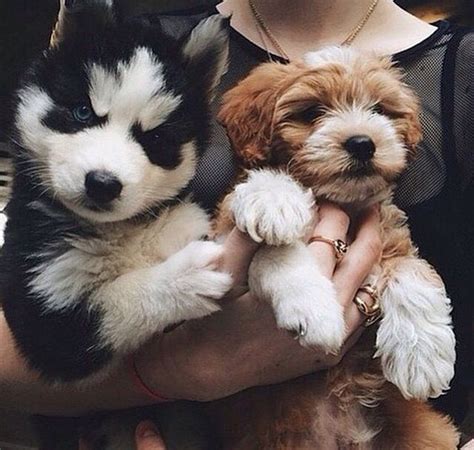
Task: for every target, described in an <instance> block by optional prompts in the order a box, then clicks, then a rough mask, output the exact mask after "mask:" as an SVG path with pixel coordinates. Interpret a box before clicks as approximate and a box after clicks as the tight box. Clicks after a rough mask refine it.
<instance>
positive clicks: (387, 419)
mask: <svg viewBox="0 0 474 450" xmlns="http://www.w3.org/2000/svg"><path fill="white" fill-rule="evenodd" d="M368 413H369V414H370V415H375V416H376V417H375V420H376V421H381V423H380V429H381V431H380V433H379V434H378V435H377V436H376V438H375V439H374V443H373V448H374V449H384V450H455V449H456V448H457V445H458V443H459V433H458V431H457V430H456V427H455V426H454V425H453V423H452V422H451V420H450V419H449V417H447V416H443V415H442V414H441V413H439V412H437V411H434V410H433V408H432V407H431V406H429V405H428V404H427V403H424V402H419V401H415V400H411V401H406V400H405V399H403V398H401V396H400V395H399V394H398V393H393V394H392V395H391V396H390V397H389V398H387V399H386V400H384V401H383V402H382V403H381V404H380V406H379V407H378V408H376V409H375V410H372V411H368Z"/></svg>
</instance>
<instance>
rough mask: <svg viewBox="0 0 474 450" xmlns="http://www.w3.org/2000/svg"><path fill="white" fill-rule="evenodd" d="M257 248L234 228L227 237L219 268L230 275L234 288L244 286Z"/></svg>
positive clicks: (249, 239)
mask: <svg viewBox="0 0 474 450" xmlns="http://www.w3.org/2000/svg"><path fill="white" fill-rule="evenodd" d="M258 247H259V244H257V243H256V242H255V241H253V240H252V239H251V238H250V236H249V235H247V234H246V233H242V232H241V231H239V230H238V229H237V228H234V229H233V230H232V231H231V233H230V234H229V236H227V238H226V240H225V242H224V253H223V256H222V260H221V262H220V267H221V269H222V270H224V271H226V272H229V273H230V274H232V278H233V280H234V286H237V287H238V286H245V285H246V284H247V273H248V269H249V266H250V263H251V261H252V258H253V256H254V255H255V253H256V252H257V250H258Z"/></svg>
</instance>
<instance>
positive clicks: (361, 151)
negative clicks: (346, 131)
mask: <svg viewBox="0 0 474 450" xmlns="http://www.w3.org/2000/svg"><path fill="white" fill-rule="evenodd" d="M344 148H345V149H346V150H347V151H348V152H349V153H350V154H351V155H352V156H353V157H354V158H356V159H357V160H358V161H360V162H367V161H370V160H371V159H372V157H373V156H374V154H375V144H374V141H373V140H372V139H371V138H370V137H369V136H367V135H365V134H361V135H357V136H352V137H350V138H349V139H347V141H346V142H344Z"/></svg>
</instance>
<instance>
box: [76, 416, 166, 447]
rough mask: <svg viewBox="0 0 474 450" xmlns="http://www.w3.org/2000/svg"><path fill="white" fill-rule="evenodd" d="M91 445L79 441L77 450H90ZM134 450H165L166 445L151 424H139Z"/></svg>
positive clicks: (83, 440) (84, 441) (148, 422)
mask: <svg viewBox="0 0 474 450" xmlns="http://www.w3.org/2000/svg"><path fill="white" fill-rule="evenodd" d="M92 447H93V445H92V444H90V443H89V442H88V441H87V440H86V439H85V438H81V439H80V441H79V450H92ZM135 449H136V450H166V445H165V443H164V441H163V439H162V438H161V435H160V433H159V431H158V430H157V429H156V427H155V425H154V423H153V422H151V421H149V420H146V421H143V422H140V423H139V424H138V426H137V428H136V430H135Z"/></svg>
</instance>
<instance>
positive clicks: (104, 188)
mask: <svg viewBox="0 0 474 450" xmlns="http://www.w3.org/2000/svg"><path fill="white" fill-rule="evenodd" d="M84 184H85V186H86V193H87V196H88V197H89V198H90V199H91V200H93V201H94V202H96V203H99V204H102V205H103V204H107V203H110V202H111V201H112V200H115V199H116V198H118V197H119V195H120V193H121V192H122V189H123V185H122V183H121V182H120V181H119V179H118V178H117V177H116V176H115V175H113V174H111V173H110V172H106V171H105V170H94V171H93V172H89V173H88V174H87V175H86V181H85V183H84Z"/></svg>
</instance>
